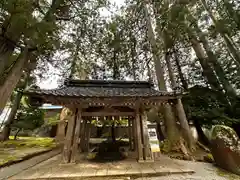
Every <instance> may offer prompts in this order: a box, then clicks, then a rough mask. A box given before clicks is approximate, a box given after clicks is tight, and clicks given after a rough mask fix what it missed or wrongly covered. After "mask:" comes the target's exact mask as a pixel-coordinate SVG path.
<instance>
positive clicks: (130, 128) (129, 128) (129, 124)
mask: <svg viewBox="0 0 240 180" xmlns="http://www.w3.org/2000/svg"><path fill="white" fill-rule="evenodd" d="M128 138H129V146H130V150H133V137H132V118H131V117H128Z"/></svg>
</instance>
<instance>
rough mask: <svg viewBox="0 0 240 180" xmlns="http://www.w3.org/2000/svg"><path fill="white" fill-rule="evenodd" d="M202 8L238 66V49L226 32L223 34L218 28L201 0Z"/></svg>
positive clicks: (239, 58) (204, 2)
mask: <svg viewBox="0 0 240 180" xmlns="http://www.w3.org/2000/svg"><path fill="white" fill-rule="evenodd" d="M201 2H202V5H203V7H204V8H205V10H206V11H207V12H208V15H209V16H210V18H211V19H212V21H213V23H214V24H215V26H216V30H217V31H218V32H219V34H220V35H221V36H222V38H223V39H224V41H225V43H226V46H227V48H228V51H229V52H230V53H231V54H232V56H233V57H234V59H235V61H236V62H237V63H238V65H239V64H240V51H239V50H238V48H237V47H236V46H235V44H234V42H233V40H232V39H231V38H230V37H229V35H228V34H226V32H223V30H222V26H219V22H218V21H217V19H216V18H215V17H214V15H213V14H212V12H211V10H210V9H209V7H208V5H207V2H206V0H201Z"/></svg>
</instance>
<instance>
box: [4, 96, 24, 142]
mask: <svg viewBox="0 0 240 180" xmlns="http://www.w3.org/2000/svg"><path fill="white" fill-rule="evenodd" d="M21 99H22V93H21V92H18V93H17V94H16V97H15V99H14V102H13V105H12V107H11V112H10V114H9V116H8V119H7V121H6V122H5V126H4V128H3V131H2V136H1V139H0V140H1V141H6V140H8V138H9V135H10V132H11V125H12V123H13V121H14V118H15V115H16V113H17V110H18V108H19V105H20V102H21Z"/></svg>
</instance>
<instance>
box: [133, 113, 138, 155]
mask: <svg viewBox="0 0 240 180" xmlns="http://www.w3.org/2000/svg"><path fill="white" fill-rule="evenodd" d="M132 140H133V151H136V149H137V132H136V119H135V117H132Z"/></svg>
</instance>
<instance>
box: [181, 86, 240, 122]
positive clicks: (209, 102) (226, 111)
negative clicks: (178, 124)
mask: <svg viewBox="0 0 240 180" xmlns="http://www.w3.org/2000/svg"><path fill="white" fill-rule="evenodd" d="M183 103H184V108H185V110H186V114H187V116H188V119H189V120H194V119H196V120H200V121H199V122H200V123H201V124H202V125H206V126H211V125H214V124H215V125H216V124H222V125H227V126H231V125H232V124H233V123H239V122H240V118H239V115H238V112H236V111H234V112H233V111H232V107H229V105H228V103H226V100H225V97H224V96H223V94H222V93H221V92H218V91H214V90H211V89H209V88H207V87H202V86H195V87H193V88H190V89H189V92H188V94H186V95H185V96H184V97H183ZM233 108H234V109H237V108H239V104H238V105H237V104H236V105H235V106H234V107H233Z"/></svg>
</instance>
